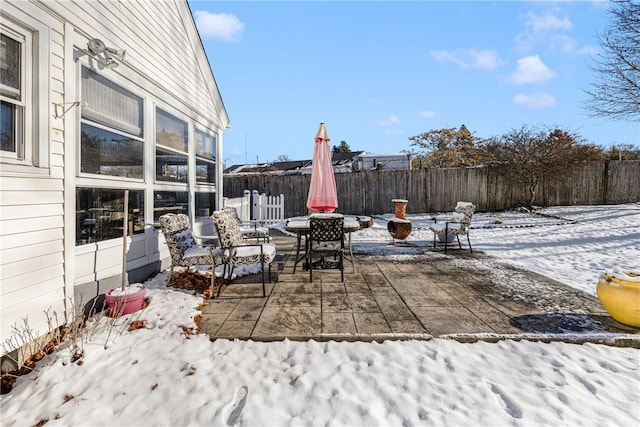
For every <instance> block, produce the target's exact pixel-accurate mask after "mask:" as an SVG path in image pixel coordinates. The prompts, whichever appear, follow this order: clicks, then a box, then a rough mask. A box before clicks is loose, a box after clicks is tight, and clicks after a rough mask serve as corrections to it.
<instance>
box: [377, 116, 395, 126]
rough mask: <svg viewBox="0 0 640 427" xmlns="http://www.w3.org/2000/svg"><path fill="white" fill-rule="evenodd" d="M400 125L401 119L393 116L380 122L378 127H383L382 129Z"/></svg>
mask: <svg viewBox="0 0 640 427" xmlns="http://www.w3.org/2000/svg"><path fill="white" fill-rule="evenodd" d="M399 124H400V119H399V118H398V117H397V116H394V115H393V114H392V115H390V116H389V118H388V119H385V120H380V121H378V126H382V127H390V126H397V125H399Z"/></svg>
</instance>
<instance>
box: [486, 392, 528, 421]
mask: <svg viewBox="0 0 640 427" xmlns="http://www.w3.org/2000/svg"><path fill="white" fill-rule="evenodd" d="M491 391H492V392H493V393H494V394H495V395H496V396H498V397H499V398H500V400H502V403H504V410H505V411H506V412H507V414H509V415H510V416H512V417H513V418H522V408H521V407H520V405H518V403H517V402H516V401H515V400H513V399H512V398H511V397H510V396H509V395H508V394H507V393H505V392H504V391H503V390H502V389H501V388H500V387H498V386H497V385H495V384H491Z"/></svg>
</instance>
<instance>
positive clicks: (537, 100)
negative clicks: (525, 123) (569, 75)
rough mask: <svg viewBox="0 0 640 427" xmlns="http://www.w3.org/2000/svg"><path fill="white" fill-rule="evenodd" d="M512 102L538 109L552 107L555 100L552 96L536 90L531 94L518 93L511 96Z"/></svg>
mask: <svg viewBox="0 0 640 427" xmlns="http://www.w3.org/2000/svg"><path fill="white" fill-rule="evenodd" d="M513 103H514V104H515V105H522V106H523V107H527V108H532V109H540V108H549V107H554V106H555V105H556V100H555V98H554V97H553V96H551V95H549V94H547V93H543V92H538V93H535V94H533V95H523V94H521V93H519V94H518V95H516V96H515V97H514V98H513Z"/></svg>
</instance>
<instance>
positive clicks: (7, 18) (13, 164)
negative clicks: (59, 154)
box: [0, 3, 51, 175]
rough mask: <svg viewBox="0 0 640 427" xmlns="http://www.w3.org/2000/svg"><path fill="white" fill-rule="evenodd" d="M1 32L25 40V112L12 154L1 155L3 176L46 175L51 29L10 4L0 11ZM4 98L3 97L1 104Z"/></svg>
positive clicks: (48, 154) (48, 158)
mask: <svg viewBox="0 0 640 427" xmlns="http://www.w3.org/2000/svg"><path fill="white" fill-rule="evenodd" d="M0 12H1V13H0V16H1V17H2V22H1V24H2V32H3V33H5V34H7V35H11V36H12V38H14V37H13V35H15V34H18V35H20V36H24V37H25V41H24V42H23V43H24V44H23V48H22V49H21V50H22V51H23V52H24V56H23V58H21V63H23V64H24V70H23V71H22V74H23V77H21V78H22V79H24V85H23V89H24V96H23V100H24V103H25V105H24V109H23V112H22V123H21V124H20V129H19V132H20V133H21V137H22V138H21V141H20V142H19V146H17V147H16V151H15V152H6V151H4V152H0V164H1V165H2V168H1V171H2V173H3V175H11V174H17V175H21V174H25V173H26V174H35V175H47V174H49V167H50V153H49V146H50V141H49V139H50V138H49V134H50V117H49V116H50V114H49V99H50V81H51V79H50V73H51V71H50V66H49V64H50V43H51V42H50V32H51V30H50V28H49V26H48V25H46V24H45V23H43V22H41V21H39V20H37V19H35V18H34V17H33V16H29V15H27V14H26V13H25V12H24V11H22V10H20V9H18V8H17V7H15V6H14V5H11V4H10V3H3V7H2V9H1V10H0ZM5 99H6V98H4V97H3V100H5Z"/></svg>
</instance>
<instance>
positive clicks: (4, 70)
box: [0, 23, 33, 162]
mask: <svg viewBox="0 0 640 427" xmlns="http://www.w3.org/2000/svg"><path fill="white" fill-rule="evenodd" d="M7 24H8V23H7ZM1 29H2V31H1V33H0V101H1V110H0V121H1V123H2V124H1V134H0V153H1V154H2V157H3V158H4V159H12V160H16V161H29V162H30V160H31V146H30V145H29V143H28V141H30V140H31V139H32V135H31V128H30V127H28V126H25V124H27V123H31V120H32V119H31V117H32V108H33V106H32V105H31V102H30V96H31V94H30V90H31V87H30V82H31V81H32V79H33V67H32V65H31V63H32V61H31V57H32V54H33V53H32V51H33V45H32V39H33V36H32V33H31V32H28V31H25V30H22V29H21V28H20V27H17V26H13V25H12V26H8V25H5V23H3V24H2V27H1Z"/></svg>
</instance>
